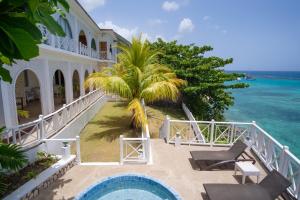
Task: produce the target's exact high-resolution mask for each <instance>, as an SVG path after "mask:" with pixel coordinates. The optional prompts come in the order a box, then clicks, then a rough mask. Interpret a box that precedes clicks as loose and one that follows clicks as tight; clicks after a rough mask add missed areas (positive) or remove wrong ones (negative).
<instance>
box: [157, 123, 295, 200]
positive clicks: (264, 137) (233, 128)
mask: <svg viewBox="0 0 300 200" xmlns="http://www.w3.org/2000/svg"><path fill="white" fill-rule="evenodd" d="M193 123H197V126H198V127H199V128H200V130H201V132H202V134H203V136H204V139H205V141H204V143H203V142H202V141H200V140H198V139H197V138H196V137H195V134H194V130H193ZM176 134H177V136H176ZM178 135H180V136H181V143H182V144H189V145H191V144H192V145H210V146H218V145H223V146H226V145H232V144H233V143H234V142H236V141H237V140H238V139H241V140H244V141H245V142H246V143H247V144H248V145H249V146H250V148H251V149H252V150H253V152H254V153H255V154H256V155H257V156H258V158H259V159H260V160H261V162H262V163H263V164H264V165H265V167H266V168H267V169H269V170H270V171H271V170H272V169H276V170H277V171H279V172H280V173H281V174H283V175H284V176H285V177H287V178H288V179H289V180H290V181H291V182H292V185H291V187H290V188H289V192H290V193H291V194H292V195H293V196H295V197H296V198H299V197H300V160H299V159H298V158H297V157H296V156H294V155H293V154H292V153H291V152H290V151H289V149H288V147H286V146H283V145H281V144H280V143H279V142H278V141H276V140H275V139H274V138H273V137H272V136H270V135H269V134H268V133H267V132H266V131H264V130H263V129H262V128H261V127H259V126H258V125H257V124H256V123H255V122H252V123H242V122H216V121H214V120H212V121H183V120H170V119H169V118H166V119H165V121H164V123H163V125H162V127H161V128H160V136H161V137H163V138H165V139H166V140H167V142H168V143H174V142H175V138H176V137H178Z"/></svg>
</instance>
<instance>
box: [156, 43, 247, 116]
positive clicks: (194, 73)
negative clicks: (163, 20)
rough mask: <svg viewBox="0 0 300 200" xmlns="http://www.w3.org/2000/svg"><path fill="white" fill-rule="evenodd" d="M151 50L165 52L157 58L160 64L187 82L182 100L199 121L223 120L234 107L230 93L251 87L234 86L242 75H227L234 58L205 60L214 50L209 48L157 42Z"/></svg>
mask: <svg viewBox="0 0 300 200" xmlns="http://www.w3.org/2000/svg"><path fill="white" fill-rule="evenodd" d="M151 48H152V49H153V50H157V51H161V52H162V54H159V55H158V60H159V63H160V64H163V65H168V66H169V67H170V68H172V69H173V70H174V72H175V73H176V75H177V76H178V77H179V78H181V79H183V80H186V81H187V83H188V84H187V86H186V87H184V88H183V89H182V93H183V99H184V102H185V103H186V104H187V105H188V107H189V108H190V109H191V111H192V112H193V114H194V115H195V116H196V118H197V119H199V120H211V119H215V120H222V119H223V118H224V115H223V114H224V111H225V110H226V109H228V108H229V106H232V105H233V103H234V98H233V97H232V96H231V92H230V89H235V88H244V87H248V85H247V84H244V83H236V82H232V81H234V80H236V79H237V78H238V77H242V76H243V75H242V74H237V73H226V72H225V71H224V66H225V65H227V64H231V63H232V62H233V59H232V58H229V59H223V58H219V57H215V56H209V57H205V56H204V54H205V53H206V52H209V51H212V50H213V48H212V47H210V46H201V47H199V46H196V45H194V44H191V45H180V44H177V41H172V42H165V41H163V40H161V39H158V40H157V41H156V42H154V43H152V44H151Z"/></svg>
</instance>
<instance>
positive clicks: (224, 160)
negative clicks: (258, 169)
mask: <svg viewBox="0 0 300 200" xmlns="http://www.w3.org/2000/svg"><path fill="white" fill-rule="evenodd" d="M246 148H247V145H246V144H245V143H244V142H242V141H241V140H238V141H237V142H236V143H234V144H233V145H232V146H231V147H230V149H228V150H223V151H191V152H190V153H191V156H192V159H193V160H194V161H195V163H200V162H211V163H212V164H210V165H209V166H207V167H206V168H204V170H211V169H212V168H216V167H219V166H221V165H225V164H229V163H235V162H238V161H252V162H253V164H255V160H254V159H253V158H252V157H251V156H250V155H249V154H247V153H246V152H245V150H246ZM242 154H245V155H247V157H248V158H247V159H246V158H245V157H244V155H242ZM240 156H242V157H243V159H239V157H240Z"/></svg>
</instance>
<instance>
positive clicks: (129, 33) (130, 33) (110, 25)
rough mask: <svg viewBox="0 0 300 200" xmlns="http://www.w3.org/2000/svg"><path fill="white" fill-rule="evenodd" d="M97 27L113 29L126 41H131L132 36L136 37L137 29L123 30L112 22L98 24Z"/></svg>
mask: <svg viewBox="0 0 300 200" xmlns="http://www.w3.org/2000/svg"><path fill="white" fill-rule="evenodd" d="M98 26H99V27H100V28H108V29H113V30H114V31H116V32H117V33H118V34H120V35H121V36H123V37H124V38H126V39H127V40H131V39H132V36H136V35H137V34H138V27H134V28H125V27H121V26H118V25H116V24H114V23H113V22H112V21H105V22H104V23H99V24H98Z"/></svg>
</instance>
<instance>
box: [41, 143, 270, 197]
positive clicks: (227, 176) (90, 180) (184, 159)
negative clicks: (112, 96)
mask: <svg viewBox="0 0 300 200" xmlns="http://www.w3.org/2000/svg"><path fill="white" fill-rule="evenodd" d="M151 144H152V153H153V164H152V165H123V166H121V165H114V166H83V165H77V166H74V167H73V168H71V169H70V170H69V171H68V172H67V173H66V174H65V175H64V176H62V177H61V178H59V179H58V180H57V181H56V183H54V184H53V185H51V186H50V187H49V188H47V189H46V190H44V191H42V192H41V193H40V195H39V196H38V198H37V199H41V200H48V199H73V198H74V197H75V196H76V195H77V194H79V193H80V192H82V191H83V190H85V189H86V188H87V187H89V186H90V185H91V184H94V183H96V182H98V181H101V180H102V179H103V178H105V177H107V176H112V175H117V174H124V173H138V174H144V175H147V176H150V177H154V178H157V179H159V180H160V181H161V182H163V183H165V184H166V185H168V186H170V187H171V188H173V189H174V190H175V191H177V192H178V193H179V195H180V196H181V197H182V199H188V200H196V199H198V200H199V199H200V200H201V199H205V200H206V199H207V198H206V196H205V193H204V188H203V183H236V184H238V183H241V180H242V176H241V175H236V176H234V171H233V169H222V170H221V169H217V170H214V171H199V170H196V169H195V165H194V164H193V162H191V160H190V158H191V156H190V153H189V151H191V150H221V149H223V148H224V147H208V146H188V145H185V146H183V145H182V146H180V147H174V145H171V144H166V143H165V142H164V141H163V140H161V139H152V140H151ZM256 165H257V166H258V167H259V168H260V170H261V172H262V176H261V179H262V178H263V176H265V171H264V170H263V169H262V168H261V166H260V165H258V164H256ZM255 181H256V177H251V178H247V179H246V182H248V183H250V182H255Z"/></svg>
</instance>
